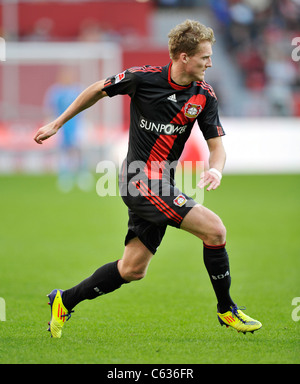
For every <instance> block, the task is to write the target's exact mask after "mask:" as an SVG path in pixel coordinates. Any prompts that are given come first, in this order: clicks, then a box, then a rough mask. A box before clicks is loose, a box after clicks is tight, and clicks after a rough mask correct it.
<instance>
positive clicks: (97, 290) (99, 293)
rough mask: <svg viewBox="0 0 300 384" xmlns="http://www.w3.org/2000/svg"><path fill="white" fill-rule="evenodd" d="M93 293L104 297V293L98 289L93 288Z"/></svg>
mask: <svg viewBox="0 0 300 384" xmlns="http://www.w3.org/2000/svg"><path fill="white" fill-rule="evenodd" d="M94 291H95V292H97V293H98V295H99V296H101V295H104V292H102V291H100V289H99V288H98V287H95V288H94Z"/></svg>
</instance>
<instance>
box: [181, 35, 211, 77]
mask: <svg viewBox="0 0 300 384" xmlns="http://www.w3.org/2000/svg"><path fill="white" fill-rule="evenodd" d="M211 56H212V46H211V43H210V42H209V41H203V42H202V43H200V44H199V50H198V52H197V53H196V54H195V55H193V56H188V57H187V63H186V67H185V70H186V73H187V75H188V76H189V77H190V78H191V79H192V81H203V80H204V76H205V71H206V70H207V68H209V67H212V61H211Z"/></svg>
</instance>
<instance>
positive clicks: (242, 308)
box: [230, 305, 246, 324]
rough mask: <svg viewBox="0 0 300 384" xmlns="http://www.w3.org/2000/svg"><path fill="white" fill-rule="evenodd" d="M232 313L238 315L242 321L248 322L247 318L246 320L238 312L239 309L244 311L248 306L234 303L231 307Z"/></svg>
mask: <svg viewBox="0 0 300 384" xmlns="http://www.w3.org/2000/svg"><path fill="white" fill-rule="evenodd" d="M230 309H231V313H232V314H233V315H234V316H235V317H237V318H238V319H239V320H240V321H241V322H242V323H244V324H245V323H246V320H244V319H243V318H242V317H241V316H240V315H239V313H238V310H240V311H244V310H245V309H246V307H238V306H236V305H234V306H232V307H231V308H230Z"/></svg>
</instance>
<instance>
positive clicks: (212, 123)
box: [197, 95, 225, 140]
mask: <svg viewBox="0 0 300 384" xmlns="http://www.w3.org/2000/svg"><path fill="white" fill-rule="evenodd" d="M197 121H198V124H199V127H200V129H201V131H202V133H203V136H204V138H205V140H208V139H211V138H213V137H218V136H224V135H225V132H224V129H223V127H222V124H221V122H220V118H219V112H218V100H217V98H216V97H215V96H214V95H213V96H210V97H208V99H207V103H206V105H205V107H204V109H203V111H202V112H201V113H200V115H199V116H198V118H197Z"/></svg>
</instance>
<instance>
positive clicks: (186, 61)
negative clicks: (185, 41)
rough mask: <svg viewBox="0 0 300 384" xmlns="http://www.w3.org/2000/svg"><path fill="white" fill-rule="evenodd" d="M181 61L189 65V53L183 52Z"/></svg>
mask: <svg viewBox="0 0 300 384" xmlns="http://www.w3.org/2000/svg"><path fill="white" fill-rule="evenodd" d="M180 60H181V61H182V63H183V64H187V63H188V62H189V57H188V55H187V53H185V52H181V54H180Z"/></svg>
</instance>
